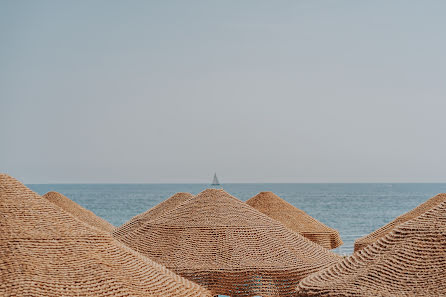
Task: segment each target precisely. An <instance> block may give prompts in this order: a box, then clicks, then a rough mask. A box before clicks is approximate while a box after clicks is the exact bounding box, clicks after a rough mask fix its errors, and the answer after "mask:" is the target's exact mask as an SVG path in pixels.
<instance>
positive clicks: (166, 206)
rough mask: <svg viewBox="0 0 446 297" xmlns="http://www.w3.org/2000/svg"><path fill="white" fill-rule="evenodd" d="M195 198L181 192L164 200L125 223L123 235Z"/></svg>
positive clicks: (122, 228) (121, 228) (121, 229)
mask: <svg viewBox="0 0 446 297" xmlns="http://www.w3.org/2000/svg"><path fill="white" fill-rule="evenodd" d="M192 198H194V195H192V194H191V193H186V192H179V193H176V194H174V195H173V196H171V197H169V198H168V199H166V200H164V201H163V202H161V203H160V204H157V205H155V206H154V207H152V208H151V209H149V210H148V211H146V212H143V213H141V214H139V215H137V216H135V217H133V218H132V219H131V220H130V221H128V222H126V223H124V224H123V225H122V226H121V227H119V228H120V232H121V233H123V232H124V233H125V232H127V231H126V230H129V232H130V231H131V230H135V229H137V228H139V226H140V225H142V224H144V223H145V222H147V221H149V220H154V219H156V218H158V217H160V216H161V215H163V214H165V213H168V212H169V211H171V210H173V209H175V208H177V207H178V206H180V205H181V204H183V203H186V202H187V201H189V200H190V199H192Z"/></svg>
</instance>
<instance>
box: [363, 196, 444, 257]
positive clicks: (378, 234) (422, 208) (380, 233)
mask: <svg viewBox="0 0 446 297" xmlns="http://www.w3.org/2000/svg"><path fill="white" fill-rule="evenodd" d="M444 201H446V194H438V195H437V196H434V197H432V198H430V199H429V200H427V201H426V202H424V203H423V204H420V205H419V206H417V207H416V208H414V209H412V210H411V211H409V212H407V213H405V214H403V215H401V216H399V217H397V218H396V219H395V220H393V221H392V222H390V223H388V224H387V225H385V226H383V227H381V228H379V229H378V230H375V231H373V232H372V233H370V234H368V235H366V236H364V237H361V238H359V239H357V240H356V241H355V252H356V251H359V250H361V249H363V248H364V247H366V246H368V245H369V244H372V243H374V242H375V241H377V240H378V239H380V238H382V237H384V236H385V235H386V234H388V233H390V232H391V231H392V230H393V229H394V228H395V227H396V226H398V225H400V224H402V223H404V222H407V221H409V220H411V219H413V218H416V217H418V216H419V215H421V214H423V213H425V212H426V211H428V210H429V209H432V208H433V207H435V206H437V205H438V204H440V203H442V202H444Z"/></svg>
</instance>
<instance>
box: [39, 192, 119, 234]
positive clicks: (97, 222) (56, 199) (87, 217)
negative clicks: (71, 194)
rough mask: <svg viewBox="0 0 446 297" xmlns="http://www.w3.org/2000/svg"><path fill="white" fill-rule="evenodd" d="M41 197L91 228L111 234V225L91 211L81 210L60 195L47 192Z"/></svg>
mask: <svg viewBox="0 0 446 297" xmlns="http://www.w3.org/2000/svg"><path fill="white" fill-rule="evenodd" d="M42 197H43V198H46V199H48V200H49V201H51V202H52V203H54V204H56V205H57V206H59V207H60V208H62V209H63V210H65V211H66V212H69V213H71V214H72V215H74V216H75V217H76V218H78V219H79V220H81V221H83V222H84V223H87V224H88V225H90V226H92V227H95V228H99V229H101V230H104V231H106V232H109V233H111V232H112V230H113V229H114V228H115V227H114V226H113V225H112V224H110V223H109V222H107V221H106V220H104V219H103V218H100V217H98V216H97V215H95V214H94V213H93V212H92V211H90V210H88V209H85V208H83V207H82V206H80V205H79V204H77V203H76V202H74V201H72V200H70V199H69V198H68V197H66V196H64V195H62V194H60V193H57V192H48V193H46V194H45V195H43V196H42Z"/></svg>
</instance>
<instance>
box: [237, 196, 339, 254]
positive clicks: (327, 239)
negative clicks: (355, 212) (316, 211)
mask: <svg viewBox="0 0 446 297" xmlns="http://www.w3.org/2000/svg"><path fill="white" fill-rule="evenodd" d="M246 203H247V204H248V205H250V206H252V207H254V208H255V209H257V210H258V211H260V212H262V213H264V214H266V215H267V216H269V217H271V218H273V219H275V220H277V221H279V222H281V223H282V224H284V225H285V226H286V227H288V228H289V229H291V230H293V231H295V232H297V233H299V234H301V235H303V236H305V237H306V238H308V239H309V240H311V241H313V242H316V243H317V244H320V245H321V246H323V247H324V248H327V249H334V248H337V247H339V246H340V245H342V243H343V242H342V240H341V237H340V236H339V232H338V231H336V230H335V229H332V228H330V227H328V226H326V225H324V224H323V223H321V222H319V221H318V220H316V219H315V218H313V217H312V216H310V215H309V214H307V213H306V212H304V211H303V210H300V209H298V208H296V207H294V206H293V205H291V204H289V203H288V202H286V201H285V200H283V199H282V198H280V197H279V196H277V195H276V194H274V193H273V192H260V193H259V194H257V195H255V196H254V197H252V198H251V199H249V200H248V201H246Z"/></svg>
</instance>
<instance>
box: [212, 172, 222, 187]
mask: <svg viewBox="0 0 446 297" xmlns="http://www.w3.org/2000/svg"><path fill="white" fill-rule="evenodd" d="M211 185H213V186H219V185H220V182H219V181H218V178H217V173H214V179H213V180H212V184H211Z"/></svg>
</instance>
